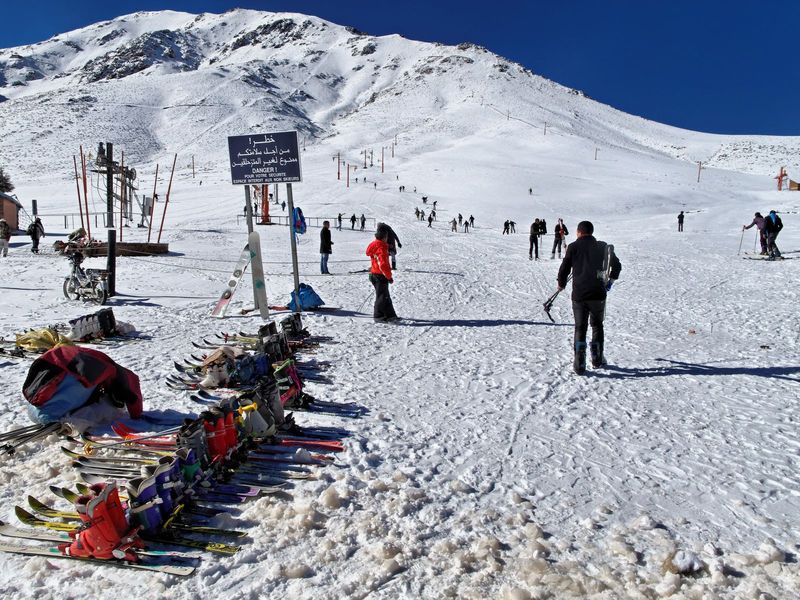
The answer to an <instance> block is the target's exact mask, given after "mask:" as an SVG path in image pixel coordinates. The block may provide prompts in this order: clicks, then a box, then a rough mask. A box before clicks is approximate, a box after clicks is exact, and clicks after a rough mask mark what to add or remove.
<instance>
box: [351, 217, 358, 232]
mask: <svg viewBox="0 0 800 600" xmlns="http://www.w3.org/2000/svg"><path fill="white" fill-rule="evenodd" d="M357 220H358V219H356V214H355V213H353V216H352V217H350V229H351V230H353V229H355V228H356V221H357Z"/></svg>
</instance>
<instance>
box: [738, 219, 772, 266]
mask: <svg viewBox="0 0 800 600" xmlns="http://www.w3.org/2000/svg"><path fill="white" fill-rule="evenodd" d="M753 225H755V226H756V229H758V239H759V241H760V242H761V256H766V255H767V235H766V234H765V233H764V227H765V225H766V223H765V222H764V217H763V216H761V213H760V212H757V213H756V214H755V216H754V217H753V221H752V223H750V225H742V231H744V230H745V229H750V228H751V227H752V226H753Z"/></svg>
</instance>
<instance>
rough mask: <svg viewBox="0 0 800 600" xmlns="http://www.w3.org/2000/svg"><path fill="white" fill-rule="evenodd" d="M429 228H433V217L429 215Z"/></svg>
mask: <svg viewBox="0 0 800 600" xmlns="http://www.w3.org/2000/svg"><path fill="white" fill-rule="evenodd" d="M428 227H433V215H432V214H430V215H428Z"/></svg>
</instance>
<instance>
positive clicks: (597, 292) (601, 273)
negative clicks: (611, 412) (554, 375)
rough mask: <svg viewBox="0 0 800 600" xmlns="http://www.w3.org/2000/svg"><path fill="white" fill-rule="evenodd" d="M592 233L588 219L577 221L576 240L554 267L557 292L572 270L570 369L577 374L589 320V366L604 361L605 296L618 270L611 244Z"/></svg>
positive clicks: (582, 369)
mask: <svg viewBox="0 0 800 600" xmlns="http://www.w3.org/2000/svg"><path fill="white" fill-rule="evenodd" d="M593 233H594V225H592V223H591V222H589V221H581V222H580V223H578V228H577V239H576V240H575V241H574V242H572V243H571V244H570V245H569V246H567V251H566V253H565V254H564V260H563V261H562V262H561V267H560V268H559V269H558V291H559V292H560V291H562V290H563V289H564V288H565V287H567V278H568V277H569V275H570V273H572V313H573V315H574V316H575V334H574V352H575V358H574V361H573V368H574V369H575V373H577V374H578V375H583V374H584V373H585V372H586V332H587V330H588V326H589V323H590V322H591V325H592V341H591V345H590V350H591V357H592V366H593V367H595V368H598V367H601V366H602V365H604V364H605V355H604V352H603V350H604V344H605V335H604V333H605V332H604V329H603V319H604V318H605V309H606V295H607V293H608V292H609V290H611V286H612V285H613V283H614V282H615V281H616V280H617V278H618V277H619V274H620V271H622V264H621V263H620V262H619V259H618V258H617V256H616V254H614V247H613V246H611V245H610V244H606V243H605V242H600V241H598V240H596V239H595V237H594V236H593V235H592V234H593Z"/></svg>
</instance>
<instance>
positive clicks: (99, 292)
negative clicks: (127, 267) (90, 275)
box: [91, 283, 108, 304]
mask: <svg viewBox="0 0 800 600" xmlns="http://www.w3.org/2000/svg"><path fill="white" fill-rule="evenodd" d="M91 299H92V301H94V302H96V303H97V304H105V303H106V300H107V299H108V293H107V292H106V290H105V288H104V287H103V285H102V284H100V283H93V284H92V296H91Z"/></svg>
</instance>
